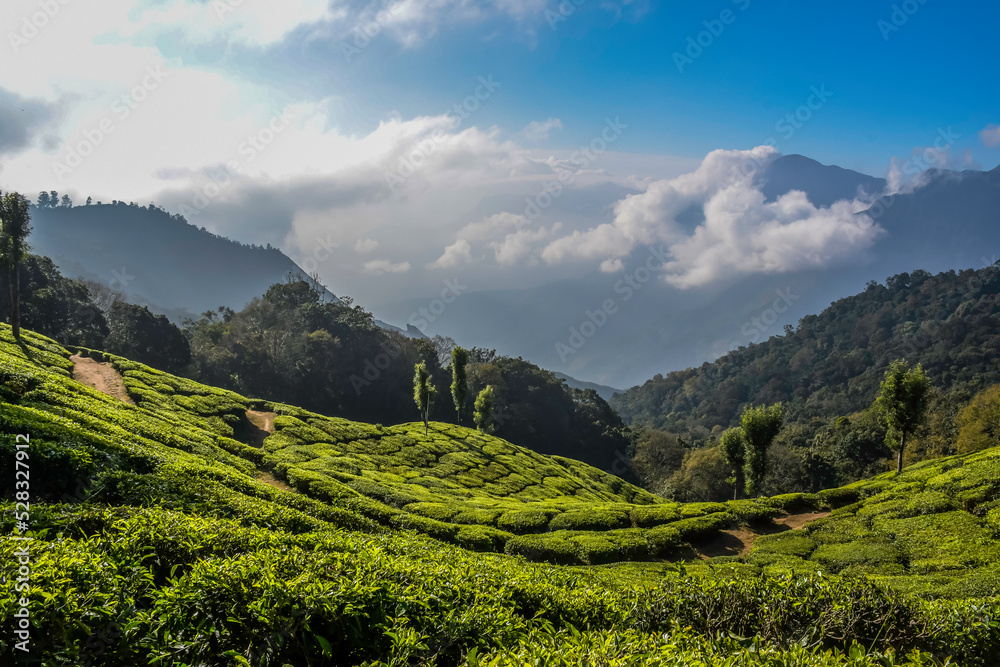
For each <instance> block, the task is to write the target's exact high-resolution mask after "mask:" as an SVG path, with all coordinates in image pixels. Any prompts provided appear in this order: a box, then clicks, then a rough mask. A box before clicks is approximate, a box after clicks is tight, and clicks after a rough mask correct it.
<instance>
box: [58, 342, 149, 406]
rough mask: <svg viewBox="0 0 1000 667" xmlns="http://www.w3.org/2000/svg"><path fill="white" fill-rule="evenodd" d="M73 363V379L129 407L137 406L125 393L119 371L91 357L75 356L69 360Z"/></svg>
mask: <svg viewBox="0 0 1000 667" xmlns="http://www.w3.org/2000/svg"><path fill="white" fill-rule="evenodd" d="M69 359H70V361H72V362H73V379H74V380H76V381H77V382H79V383H81V384H85V385H87V386H88V387H93V388H94V389H96V390H97V391H99V392H101V393H103V394H107V395H108V396H113V397H115V398H117V399H118V400H120V401H124V402H125V403H128V404H129V405H135V403H134V402H132V399H131V398H129V395H128V392H127V391H125V382H124V381H123V380H122V376H121V375H119V374H118V371H116V370H115V369H114V367H113V366H112V365H111V364H110V363H107V362H104V363H101V362H98V361H94V360H93V359H91V358H89V357H81V356H80V355H79V354H74V355H73V356H72V357H70V358H69Z"/></svg>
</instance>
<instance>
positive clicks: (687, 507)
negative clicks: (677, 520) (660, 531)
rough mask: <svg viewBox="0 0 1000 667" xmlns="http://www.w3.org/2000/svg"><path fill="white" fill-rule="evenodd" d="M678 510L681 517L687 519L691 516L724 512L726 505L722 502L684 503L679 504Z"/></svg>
mask: <svg viewBox="0 0 1000 667" xmlns="http://www.w3.org/2000/svg"><path fill="white" fill-rule="evenodd" d="M680 510H681V518H683V519H689V518H691V517H696V516H702V515H705V514H714V513H716V512H725V511H726V506H725V505H724V504H723V503H686V504H684V505H681V507H680Z"/></svg>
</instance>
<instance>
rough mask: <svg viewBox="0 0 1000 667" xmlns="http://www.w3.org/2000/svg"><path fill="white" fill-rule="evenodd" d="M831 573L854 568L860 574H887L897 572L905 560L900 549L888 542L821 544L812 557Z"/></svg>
mask: <svg viewBox="0 0 1000 667" xmlns="http://www.w3.org/2000/svg"><path fill="white" fill-rule="evenodd" d="M812 559H813V560H815V561H816V562H818V563H820V564H822V565H823V566H824V567H825V568H826V569H828V570H829V571H830V572H834V573H837V572H841V571H843V570H846V569H847V568H852V570H853V571H855V572H860V573H872V574H875V573H885V574H889V573H892V572H894V571H895V570H896V568H893V567H892V566H898V565H899V564H900V563H901V562H902V559H903V555H902V553H901V552H900V550H899V548H898V547H896V546H895V545H893V544H891V543H887V542H844V543H841V544H821V545H820V546H819V548H817V549H816V551H815V553H814V554H813V557H812Z"/></svg>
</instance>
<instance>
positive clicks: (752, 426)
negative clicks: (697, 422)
mask: <svg viewBox="0 0 1000 667" xmlns="http://www.w3.org/2000/svg"><path fill="white" fill-rule="evenodd" d="M783 423H784V411H783V409H782V407H781V403H778V404H776V405H772V406H771V407H766V406H763V405H761V406H758V407H755V408H747V409H746V410H744V411H743V415H742V416H741V417H740V428H741V430H742V431H743V442H744V443H745V447H746V464H745V468H744V470H745V472H746V489H747V495H749V496H756V495H758V494H759V493H760V491H761V487H762V486H763V483H764V476H765V475H766V474H767V450H768V448H769V447H770V446H771V443H772V442H774V438H775V437H776V436H777V435H778V432H779V431H780V430H781V426H782V424H783Z"/></svg>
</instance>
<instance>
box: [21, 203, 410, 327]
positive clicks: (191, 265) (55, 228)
mask: <svg viewBox="0 0 1000 667" xmlns="http://www.w3.org/2000/svg"><path fill="white" fill-rule="evenodd" d="M31 217H32V222H33V224H34V233H33V234H32V236H31V240H30V242H31V246H32V249H33V250H34V251H35V252H37V253H38V254H40V255H45V256H48V257H50V258H51V259H52V260H53V261H54V262H55V263H56V265H57V266H58V267H59V269H60V270H61V271H62V273H63V274H64V275H66V276H68V277H70V278H74V279H81V280H90V281H94V282H96V283H99V284H101V285H103V286H105V287H108V288H111V289H113V290H115V291H117V292H121V293H122V294H123V295H124V296H125V297H126V298H128V300H130V301H132V302H134V303H140V304H142V305H146V306H149V307H150V308H151V309H152V310H153V311H154V312H157V313H163V314H166V315H167V316H169V317H171V319H173V320H174V321H175V322H178V323H179V322H180V320H182V319H184V318H185V317H194V316H196V315H198V314H200V313H203V312H204V311H207V310H216V309H217V308H219V307H221V306H226V307H228V308H233V309H240V308H242V307H243V306H245V305H246V304H247V303H248V302H249V301H250V300H252V299H253V298H255V297H258V296H260V295H261V294H263V293H264V292H265V291H267V289H268V288H269V287H270V286H271V285H274V284H275V283H280V282H283V281H284V280H286V277H287V276H289V275H292V276H296V277H308V276H309V275H310V273H311V272H309V271H306V270H304V269H303V268H302V267H300V266H298V265H297V264H296V263H295V262H293V261H292V260H291V259H290V258H289V257H288V256H287V255H285V254H284V253H283V252H281V250H279V249H278V248H272V247H270V246H268V247H266V248H265V247H262V246H252V245H246V244H243V243H237V242H235V241H232V240H230V239H228V238H225V237H223V236H218V235H216V234H212V233H211V232H208V231H206V230H205V229H204V228H198V227H196V226H194V225H192V224H190V223H189V222H188V221H187V220H185V219H184V218H183V217H181V216H180V215H171V214H169V213H167V212H166V211H164V210H163V209H160V208H156V207H154V206H153V205H150V206H149V207H143V206H137V205H135V204H134V203H133V204H126V203H125V202H115V203H114V204H101V205H96V204H95V205H91V206H58V207H48V206H33V207H32V209H31ZM323 292H324V293H325V297H326V298H327V299H330V300H335V299H336V297H335V296H334V295H333V294H332V293H331V292H329V291H328V290H325V289H324V290H323ZM376 323H377V324H378V325H379V326H382V327H383V328H386V329H390V330H393V331H400V332H402V333H406V334H407V335H411V336H420V335H421V334H420V332H419V331H418V330H417V329H415V328H414V327H412V326H407V327H406V330H405V331H403V330H402V329H399V328H398V327H394V326H391V325H388V324H386V323H384V322H380V321H376Z"/></svg>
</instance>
